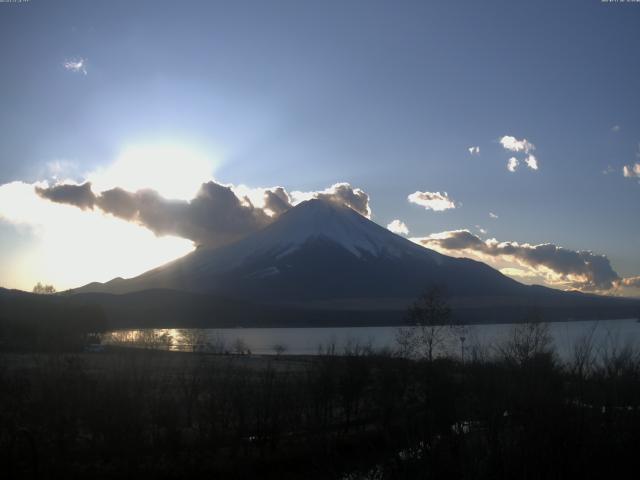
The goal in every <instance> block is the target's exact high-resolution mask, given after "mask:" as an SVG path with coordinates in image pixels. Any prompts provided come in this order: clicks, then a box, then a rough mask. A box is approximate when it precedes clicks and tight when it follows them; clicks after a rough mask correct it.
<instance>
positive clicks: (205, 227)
mask: <svg viewBox="0 0 640 480" xmlns="http://www.w3.org/2000/svg"><path fill="white" fill-rule="evenodd" d="M35 191H36V193H37V194H38V195H39V196H40V197H42V198H45V199H47V200H50V201H52V202H55V203H65V204H70V205H74V206H76V207H79V208H82V209H91V208H98V209H100V210H101V211H102V212H104V213H107V214H109V215H113V216H114V217H117V218H120V219H123V220H126V221H128V222H132V223H135V224H137V225H140V226H143V227H145V228H147V229H149V230H151V231H152V232H153V233H155V234H156V235H158V236H166V235H171V236H177V237H182V238H187V239H190V240H192V241H193V242H194V243H196V244H197V245H206V246H209V247H218V246H221V245H225V244H228V243H231V242H233V241H235V240H238V239H240V238H242V237H244V236H246V235H248V234H250V233H252V232H254V231H256V230H258V229H260V228H263V227H265V226H266V225H268V224H269V223H271V222H272V221H273V220H274V219H275V218H277V217H278V216H279V215H281V214H282V213H284V212H285V211H287V210H288V209H290V208H291V207H292V206H293V205H294V203H293V202H292V201H291V196H290V195H289V194H288V193H287V191H286V190H285V189H284V188H283V187H272V188H260V189H249V188H247V187H234V186H232V185H223V184H220V183H217V182H215V181H209V182H206V183H203V184H202V185H201V187H200V189H199V190H198V192H197V193H196V195H195V197H194V198H192V199H191V200H176V199H167V198H165V197H163V196H162V195H161V194H160V193H158V192H157V191H155V190H152V189H141V190H137V191H135V192H130V191H128V190H125V189H123V188H120V187H115V188H112V189H109V190H105V191H103V192H100V193H98V194H95V193H93V191H92V190H91V184H90V183H89V182H87V183H84V184H82V185H74V184H59V185H54V186H52V187H40V186H36V187H35ZM304 195H306V196H309V198H321V199H325V200H328V201H332V202H336V203H341V204H346V205H348V206H349V207H351V208H353V209H354V210H356V211H359V212H360V213H362V214H363V215H366V216H370V215H371V211H370V209H369V196H368V195H367V194H366V193H365V192H364V191H362V190H360V189H357V188H352V187H351V186H350V185H349V184H347V183H338V184H335V185H333V186H332V187H329V188H328V189H326V190H322V191H319V192H307V193H306V194H304ZM251 197H253V200H252V198H251Z"/></svg>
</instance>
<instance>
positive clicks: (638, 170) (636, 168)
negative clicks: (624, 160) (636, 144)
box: [622, 162, 640, 178]
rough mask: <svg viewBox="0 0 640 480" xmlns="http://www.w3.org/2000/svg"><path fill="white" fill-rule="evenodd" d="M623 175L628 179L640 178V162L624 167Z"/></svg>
mask: <svg viewBox="0 0 640 480" xmlns="http://www.w3.org/2000/svg"><path fill="white" fill-rule="evenodd" d="M622 174H623V175H624V176H625V177H626V178H638V177H640V162H636V163H635V164H633V165H625V166H624V167H622Z"/></svg>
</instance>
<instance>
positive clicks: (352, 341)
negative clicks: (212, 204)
mask: <svg viewBox="0 0 640 480" xmlns="http://www.w3.org/2000/svg"><path fill="white" fill-rule="evenodd" d="M516 325H517V324H486V325H471V326H466V327H465V329H464V332H462V333H461V332H459V331H456V332H451V334H449V335H448V339H447V341H446V342H445V343H444V344H443V345H442V346H441V347H440V349H439V353H440V354H443V353H448V354H452V355H460V353H461V346H462V344H461V341H460V336H464V337H465V341H464V347H465V351H467V352H468V351H470V349H472V348H474V347H477V346H480V347H482V348H485V349H487V350H488V351H491V349H494V348H495V347H496V346H498V345H500V344H501V343H503V342H504V341H506V340H507V339H508V338H509V336H510V335H512V334H513V329H514V328H515V327H516ZM548 325H549V332H550V334H551V336H552V338H553V343H554V346H555V348H556V351H557V353H558V355H559V356H560V357H561V358H562V359H569V358H570V357H571V355H572V353H573V349H574V346H575V345H576V343H577V342H579V341H581V340H583V339H584V338H585V337H590V338H591V339H592V341H593V345H594V346H595V348H596V350H597V349H601V348H609V349H611V348H613V347H617V348H622V347H624V346H626V345H629V344H631V345H636V346H640V323H639V322H638V321H637V320H636V319H628V320H600V321H572V322H554V323H549V324H548ZM397 333H398V327H343V328H337V327H330V328H215V329H202V330H194V329H181V330H174V329H163V330H146V331H140V330H125V331H119V332H117V334H116V336H115V337H114V339H110V340H109V339H108V340H107V342H108V343H110V342H113V341H115V342H116V343H117V342H118V341H120V342H123V343H124V342H125V341H127V340H126V339H128V341H132V339H138V338H141V336H142V337H146V338H147V339H150V338H151V339H154V338H155V339H162V348H169V349H172V350H190V349H191V348H192V345H193V344H194V343H195V344H198V345H202V344H205V343H206V344H208V345H209V348H210V349H213V350H214V351H216V352H218V353H223V352H232V353H233V352H235V351H237V350H239V349H243V350H245V351H250V353H251V354H257V355H273V354H275V353H276V351H277V347H276V346H281V347H282V348H283V349H284V352H283V353H284V354H289V355H314V354H317V353H319V351H320V350H325V351H326V349H327V348H334V349H335V352H336V353H338V354H341V353H344V351H345V348H348V347H349V346H351V347H353V346H354V345H359V346H361V347H362V346H370V347H372V348H373V349H383V348H391V349H394V348H396V347H397V343H396V335H397ZM118 339H119V340H118Z"/></svg>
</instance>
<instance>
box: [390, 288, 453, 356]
mask: <svg viewBox="0 0 640 480" xmlns="http://www.w3.org/2000/svg"><path fill="white" fill-rule="evenodd" d="M407 320H408V321H409V324H410V325H411V327H409V328H402V329H400V330H399V331H398V333H397V335H396V341H397V343H398V344H399V345H400V349H401V353H402V354H403V355H405V356H419V357H424V358H427V359H428V360H429V361H432V360H433V355H434V353H435V351H436V349H437V348H438V347H439V346H440V345H441V344H442V343H443V342H444V340H445V339H446V337H447V334H448V333H449V331H450V330H451V327H452V325H453V324H452V323H451V307H449V303H448V302H447V299H446V296H445V292H444V289H443V288H441V287H432V288H430V289H429V290H427V291H426V292H424V293H423V294H422V295H420V296H419V297H418V299H417V300H416V301H415V302H414V303H413V305H411V307H409V310H408V311H407Z"/></svg>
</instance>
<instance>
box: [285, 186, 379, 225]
mask: <svg viewBox="0 0 640 480" xmlns="http://www.w3.org/2000/svg"><path fill="white" fill-rule="evenodd" d="M291 198H292V199H293V202H292V203H293V205H297V204H298V203H300V202H302V201H304V200H310V199H312V198H319V199H321V200H327V201H330V202H335V203H338V204H340V205H346V206H348V207H350V208H352V209H353V210H355V211H356V212H358V213H359V214H360V215H362V216H365V217H367V218H371V208H370V207H369V195H367V193H366V192H364V191H363V190H361V189H359V188H353V187H352V186H351V185H350V184H348V183H346V182H343V183H336V184H334V185H332V186H330V187H329V188H327V189H325V190H320V191H315V192H299V191H295V192H291Z"/></svg>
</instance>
